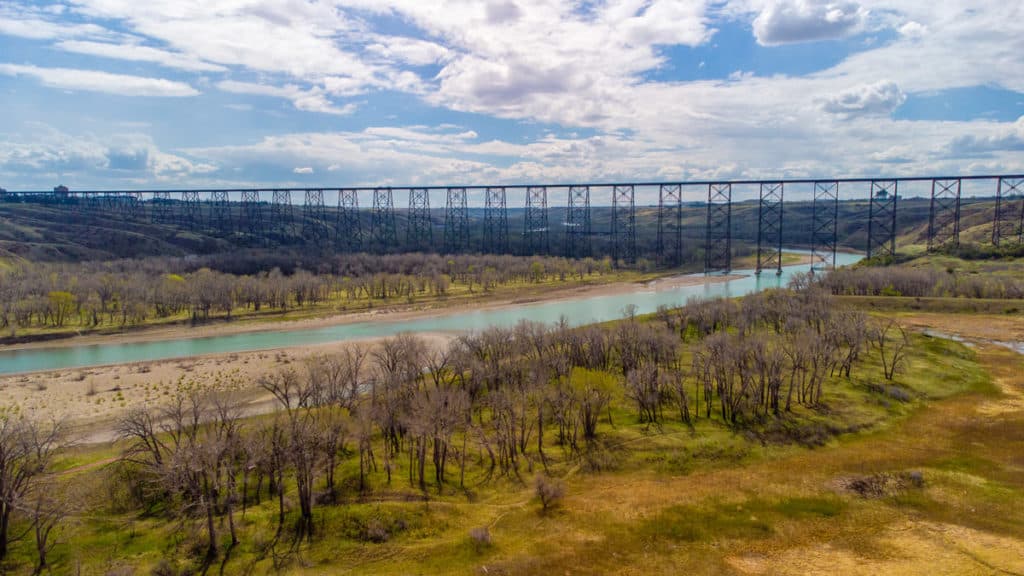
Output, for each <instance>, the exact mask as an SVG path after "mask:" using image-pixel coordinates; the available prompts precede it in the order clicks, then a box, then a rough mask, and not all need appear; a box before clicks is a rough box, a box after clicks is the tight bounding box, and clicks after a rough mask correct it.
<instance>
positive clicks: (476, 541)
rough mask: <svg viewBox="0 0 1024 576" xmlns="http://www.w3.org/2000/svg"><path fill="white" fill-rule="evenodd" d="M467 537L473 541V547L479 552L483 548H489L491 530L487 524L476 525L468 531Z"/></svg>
mask: <svg viewBox="0 0 1024 576" xmlns="http://www.w3.org/2000/svg"><path fill="white" fill-rule="evenodd" d="M469 539H470V541H472V542H473V548H474V549H475V550H476V551H477V552H478V553H479V552H480V551H481V550H483V549H484V548H490V546H491V531H490V530H488V528H487V526H478V527H476V528H473V529H471V530H470V531H469Z"/></svg>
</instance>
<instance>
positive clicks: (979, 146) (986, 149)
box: [947, 116, 1024, 157]
mask: <svg viewBox="0 0 1024 576" xmlns="http://www.w3.org/2000/svg"><path fill="white" fill-rule="evenodd" d="M947 150H948V152H949V155H950V156H953V157H990V156H992V155H993V153H995V152H1021V151H1024V116H1021V117H1020V118H1018V119H1017V121H1016V122H1014V123H1013V124H1010V125H1008V126H999V128H998V129H997V130H996V131H994V132H992V133H989V134H982V135H978V134H964V135H962V136H958V137H956V138H954V139H953V140H951V141H950V143H949V146H948V148H947Z"/></svg>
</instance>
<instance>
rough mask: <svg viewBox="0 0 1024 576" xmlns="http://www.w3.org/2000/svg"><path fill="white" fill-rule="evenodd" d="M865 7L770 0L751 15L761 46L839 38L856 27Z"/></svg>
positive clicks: (805, 1) (852, 4) (861, 18)
mask: <svg viewBox="0 0 1024 576" xmlns="http://www.w3.org/2000/svg"><path fill="white" fill-rule="evenodd" d="M865 16H866V10H865V9H864V8H862V7H861V6H859V5H858V4H856V3H853V2H827V1H821V0H771V1H770V2H769V3H768V4H767V5H766V6H765V7H764V9H763V10H761V13H760V14H758V15H757V18H755V19H754V36H755V37H756V38H757V42H758V43H759V44H761V45H763V46H775V45H779V44H792V43H796V42H813V41H816V40H827V39H830V38H842V37H843V36H847V35H849V34H851V33H853V32H854V31H856V30H857V29H858V28H859V27H860V26H861V24H862V23H863V21H864V18H865Z"/></svg>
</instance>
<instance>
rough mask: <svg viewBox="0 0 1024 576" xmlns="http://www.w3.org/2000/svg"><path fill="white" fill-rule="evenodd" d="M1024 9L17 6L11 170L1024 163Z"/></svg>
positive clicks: (8, 84)
mask: <svg viewBox="0 0 1024 576" xmlns="http://www.w3.org/2000/svg"><path fill="white" fill-rule="evenodd" d="M1021 54H1024V8H1022V6H1021V5H1020V4H1019V3H1015V2H1004V1H991V2H968V1H961V0H951V1H944V2H941V3H935V2H932V1H929V2H925V1H918V0H903V1H882V0H878V1H875V0H862V1H852V0H851V1H840V2H828V1H818V0H725V1H701V0H621V1H612V0H609V1H605V2H602V1H583V0H576V1H559V0H489V1H487V2H483V1H480V2H470V1H462V0H433V1H431V2H424V1H422V0H322V1H314V0H266V1H262V2H255V1H246V0H231V1H218V0H204V1H199V0H150V1H147V2H139V1H137V0H70V1H65V2H45V1H44V2H23V1H20V0H8V1H6V2H4V3H2V4H0V94H2V95H3V113H2V115H0V186H4V187H6V188H8V189H12V190H14V189H45V188H50V187H52V186H54V185H56V184H58V183H64V184H67V185H68V186H70V187H72V188H111V189H130V188H133V187H134V188H138V187H155V188H160V187H184V186H190V187H192V186H194V187H213V186H218V187H231V186H239V187H241V186H246V187H248V186H268V187H270V186H284V185H296V186H306V185H310V186H321V185H322V186H344V185H417V184H423V185H425V184H450V183H463V184H467V183H473V184H501V183H524V182H549V183H557V182H579V181H622V180H634V179H639V180H647V181H650V180H661V179H711V178H779V177H833V176H834V177H838V176H870V175H876V174H885V175H920V174H928V173H936V172H941V173H946V174H951V173H959V174H969V173H1007V172H1024V58H1022V57H1021Z"/></svg>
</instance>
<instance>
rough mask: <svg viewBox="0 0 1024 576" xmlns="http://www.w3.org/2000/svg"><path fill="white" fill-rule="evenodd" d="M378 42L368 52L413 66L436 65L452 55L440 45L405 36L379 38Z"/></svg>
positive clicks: (368, 48)
mask: <svg viewBox="0 0 1024 576" xmlns="http://www.w3.org/2000/svg"><path fill="white" fill-rule="evenodd" d="M377 40H378V41H377V42H374V43H373V44H370V45H369V46H367V47H366V50H367V51H368V52H371V53H373V54H377V55H379V56H381V57H382V58H384V59H386V60H391V61H398V62H404V63H406V64H411V65H413V66H427V65H429V64H436V63H438V62H441V61H443V60H445V59H447V58H448V56H449V54H450V53H451V52H450V51H449V50H448V49H447V48H445V47H444V46H441V45H440V44H435V43H433V42H427V41H425V40H418V39H415V38H406V37H403V36H379V37H377Z"/></svg>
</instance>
